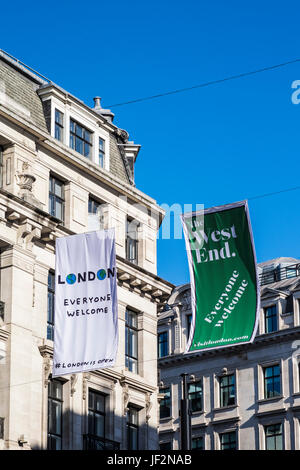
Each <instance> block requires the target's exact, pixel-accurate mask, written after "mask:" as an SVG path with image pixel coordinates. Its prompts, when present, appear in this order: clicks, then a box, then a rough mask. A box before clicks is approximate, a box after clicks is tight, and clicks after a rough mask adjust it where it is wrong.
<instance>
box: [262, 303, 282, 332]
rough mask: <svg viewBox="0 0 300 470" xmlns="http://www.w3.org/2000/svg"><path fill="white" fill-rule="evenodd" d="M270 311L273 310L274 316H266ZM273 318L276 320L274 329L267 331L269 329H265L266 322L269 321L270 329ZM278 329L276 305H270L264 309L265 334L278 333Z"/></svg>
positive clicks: (265, 327)
mask: <svg viewBox="0 0 300 470" xmlns="http://www.w3.org/2000/svg"><path fill="white" fill-rule="evenodd" d="M270 309H275V314H274V313H272V314H271V315H267V314H268V311H269V310H270ZM273 318H275V319H276V325H275V326H276V327H275V329H271V330H269V328H268V327H267V325H268V324H269V322H268V320H270V319H271V322H272V327H273ZM278 329H279V324H278V308H277V305H276V304H272V305H268V306H266V307H264V331H265V333H266V334H267V333H274V332H275V331H278Z"/></svg>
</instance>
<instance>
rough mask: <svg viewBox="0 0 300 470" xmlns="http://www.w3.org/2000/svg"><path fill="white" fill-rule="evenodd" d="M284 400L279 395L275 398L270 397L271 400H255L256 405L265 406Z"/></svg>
mask: <svg viewBox="0 0 300 470" xmlns="http://www.w3.org/2000/svg"><path fill="white" fill-rule="evenodd" d="M283 398H285V397H284V396H283V395H279V396H277V397H271V398H261V399H260V400H257V403H258V404H262V405H263V404H265V403H277V402H279V401H280V400H282V399H283Z"/></svg>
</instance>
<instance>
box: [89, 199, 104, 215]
mask: <svg viewBox="0 0 300 470" xmlns="http://www.w3.org/2000/svg"><path fill="white" fill-rule="evenodd" d="M100 206H101V204H100V202H97V201H96V200H95V199H93V198H91V197H90V198H89V214H98V212H99V209H100Z"/></svg>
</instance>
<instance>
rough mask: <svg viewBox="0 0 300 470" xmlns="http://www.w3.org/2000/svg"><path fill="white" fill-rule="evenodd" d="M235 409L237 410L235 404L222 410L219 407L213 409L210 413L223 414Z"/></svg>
mask: <svg viewBox="0 0 300 470" xmlns="http://www.w3.org/2000/svg"><path fill="white" fill-rule="evenodd" d="M235 408H238V405H237V404H235V405H228V406H223V407H222V408H221V407H219V408H213V409H212V411H213V412H214V413H222V411H223V412H226V411H231V410H234V409H235Z"/></svg>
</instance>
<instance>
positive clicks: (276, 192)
mask: <svg viewBox="0 0 300 470" xmlns="http://www.w3.org/2000/svg"><path fill="white" fill-rule="evenodd" d="M299 189H300V186H295V187H294V188H287V189H282V190H281V191H274V192H272V193H265V194H260V195H259V196H252V197H248V201H251V200H253V199H262V198H264V197H270V196H275V195H276V194H281V193H287V192H289V191H297V190H299Z"/></svg>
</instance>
